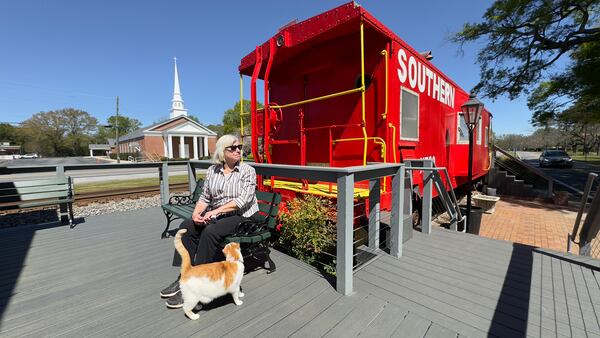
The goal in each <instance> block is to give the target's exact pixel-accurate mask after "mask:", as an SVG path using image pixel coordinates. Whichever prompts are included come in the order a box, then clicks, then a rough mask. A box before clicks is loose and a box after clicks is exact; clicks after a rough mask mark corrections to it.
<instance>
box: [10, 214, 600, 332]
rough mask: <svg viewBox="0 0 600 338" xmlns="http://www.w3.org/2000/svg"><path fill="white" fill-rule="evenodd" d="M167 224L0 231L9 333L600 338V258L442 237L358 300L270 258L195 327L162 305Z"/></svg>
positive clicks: (415, 247)
mask: <svg viewBox="0 0 600 338" xmlns="http://www.w3.org/2000/svg"><path fill="white" fill-rule="evenodd" d="M163 226H164V216H163V215H162V212H161V210H160V208H149V209H144V210H137V211H129V212H122V213H115V214H110V215H101V216H94V217H88V218H87V219H86V220H85V223H82V224H79V225H78V226H77V227H76V228H75V229H69V228H68V227H66V226H57V225H56V224H54V225H53V224H46V225H39V226H26V227H20V228H12V229H4V230H0V269H1V270H2V271H3V273H2V274H1V275H0V305H2V304H4V305H2V307H0V311H1V312H0V336H2V337H21V336H73V337H75V336H77V337H79V336H96V337H100V336H102V337H106V336H128V337H148V336H159V335H162V336H198V337H201V336H202V337H203V336H229V337H233V336H240V335H245V336H260V337H279V336H289V335H294V336H298V337H300V336H302V337H305V336H311V337H312V336H323V335H328V336H357V335H361V336H369V337H385V336H391V335H396V336H403V337H423V336H426V337H488V336H494V335H496V336H521V337H523V336H527V337H552V336H556V337H578V336H581V337H584V336H589V337H594V336H598V335H600V320H599V314H600V311H599V309H600V284H599V279H598V278H599V277H598V274H599V272H598V270H594V269H595V268H594V267H596V266H600V265H598V262H596V261H594V260H592V259H590V258H585V257H575V258H574V257H573V256H572V255H568V254H561V253H555V252H549V251H548V252H546V251H543V250H537V249H533V248H531V247H527V246H522V245H515V244H513V243H510V242H505V241H496V240H492V239H485V238H481V237H478V236H473V235H470V234H462V233H457V232H452V231H447V230H436V229H435V230H434V231H433V232H432V234H431V235H425V234H422V233H419V232H415V233H414V236H413V238H412V239H411V240H410V241H408V242H407V243H406V245H405V246H404V251H403V257H402V258H400V259H396V258H392V257H390V256H387V255H385V254H381V255H380V256H378V257H377V258H376V259H375V260H373V261H371V262H370V263H369V264H367V265H366V266H364V267H362V268H361V269H360V270H358V271H356V272H355V274H354V292H353V294H351V295H350V296H342V295H340V294H338V293H337V292H335V289H334V287H332V286H331V285H330V284H329V282H327V281H326V280H325V279H324V278H323V276H322V275H321V273H320V272H319V271H318V270H316V269H314V268H313V267H310V266H308V265H306V264H305V263H302V262H300V261H297V260H295V259H293V258H291V257H289V256H286V255H285V254H283V253H280V252H278V251H276V250H274V251H273V254H272V255H273V259H274V261H275V262H276V263H277V267H278V270H277V272H275V273H273V274H267V273H266V271H265V270H256V271H252V272H250V273H248V274H246V275H245V276H244V280H243V282H242V285H243V286H244V292H245V294H246V297H244V299H243V300H244V304H243V305H242V306H235V305H234V304H233V302H232V300H231V297H230V296H226V297H223V298H221V299H219V300H215V301H214V302H213V303H212V304H209V305H208V306H205V307H204V308H203V309H202V310H201V311H200V315H201V317H200V319H199V320H197V321H191V320H189V319H187V318H186V317H185V316H184V314H183V311H181V310H169V309H166V307H165V305H164V300H163V299H161V298H160V297H159V296H158V291H159V290H160V289H162V288H163V287H164V286H165V285H167V284H169V282H171V281H172V279H173V278H174V277H175V276H176V275H177V273H178V268H175V267H172V266H171V260H172V257H173V239H172V238H171V239H167V240H161V239H160V238H159V234H160V232H161V231H162V228H163ZM32 318H33V319H32Z"/></svg>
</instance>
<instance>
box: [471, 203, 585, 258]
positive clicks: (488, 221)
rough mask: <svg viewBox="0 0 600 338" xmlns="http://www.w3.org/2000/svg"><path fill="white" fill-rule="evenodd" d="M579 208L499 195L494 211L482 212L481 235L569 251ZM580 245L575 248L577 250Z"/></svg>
mask: <svg viewBox="0 0 600 338" xmlns="http://www.w3.org/2000/svg"><path fill="white" fill-rule="evenodd" d="M576 217H577V211H576V210H575V209H573V208H568V207H563V206H558V205H555V204H547V203H542V202H536V201H523V200H516V199H509V198H505V197H500V201H498V202H497V203H496V210H495V212H494V213H493V214H483V218H482V221H481V228H480V232H479V234H480V236H484V237H489V238H495V239H500V240H506V241H511V242H516V243H521V244H527V245H532V246H536V247H542V248H547V249H553V250H557V251H562V252H566V251H567V236H568V234H569V233H570V232H571V230H572V229H573V224H574V223H575V218H576ZM577 249H578V248H577V245H573V249H572V252H573V253H577V252H578V250H577Z"/></svg>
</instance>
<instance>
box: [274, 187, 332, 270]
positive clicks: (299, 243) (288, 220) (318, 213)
mask: <svg viewBox="0 0 600 338" xmlns="http://www.w3.org/2000/svg"><path fill="white" fill-rule="evenodd" d="M286 209H287V210H286ZM284 210H285V211H284V212H282V213H281V214H280V216H279V218H280V220H281V223H282V225H281V236H280V237H279V244H281V245H282V246H283V247H285V248H288V249H289V250H291V254H292V255H293V256H295V257H296V258H298V259H300V260H303V261H305V262H307V263H309V264H313V265H315V264H316V263H321V264H323V265H324V267H325V271H327V272H329V273H335V260H334V259H333V257H334V255H326V254H325V253H332V252H333V253H335V244H336V227H335V222H336V217H337V216H336V215H337V212H336V210H335V207H334V205H333V203H332V202H331V200H329V199H325V198H320V197H317V196H312V195H306V196H303V197H297V198H294V199H292V200H290V201H288V202H287V206H286V208H284Z"/></svg>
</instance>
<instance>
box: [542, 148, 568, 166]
mask: <svg viewBox="0 0 600 338" xmlns="http://www.w3.org/2000/svg"><path fill="white" fill-rule="evenodd" d="M553 166H555V167H567V168H573V159H572V158H571V157H570V156H569V154H567V152H566V151H564V150H544V151H543V152H542V155H540V168H543V167H553Z"/></svg>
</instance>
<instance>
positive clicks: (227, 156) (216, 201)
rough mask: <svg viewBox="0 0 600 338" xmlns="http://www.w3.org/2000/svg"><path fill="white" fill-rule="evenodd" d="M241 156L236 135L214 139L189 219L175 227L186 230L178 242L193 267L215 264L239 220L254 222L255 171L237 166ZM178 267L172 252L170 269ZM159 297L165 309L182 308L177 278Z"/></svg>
mask: <svg viewBox="0 0 600 338" xmlns="http://www.w3.org/2000/svg"><path fill="white" fill-rule="evenodd" d="M241 157H242V145H241V144H240V142H239V140H238V138H237V137H236V136H234V135H223V136H221V137H220V138H219V139H218V140H217V145H216V149H215V153H214V154H213V163H214V164H213V165H212V166H210V167H209V168H208V171H207V173H206V179H205V181H204V187H203V189H202V194H201V195H200V198H199V199H198V203H196V207H195V208H194V212H193V213H192V219H189V220H185V221H183V222H182V223H181V225H180V226H179V229H187V233H186V235H185V236H183V237H182V238H181V241H182V242H183V245H184V246H185V248H186V249H187V251H188V252H189V253H190V259H191V261H192V262H193V265H198V264H204V263H211V262H213V261H215V258H217V255H219V254H220V253H221V251H220V243H221V242H222V241H223V239H224V238H225V237H227V236H229V235H232V234H234V233H235V232H236V231H237V229H238V226H239V224H240V223H241V222H242V221H244V220H247V219H253V220H256V219H258V215H259V214H258V204H257V202H256V195H255V189H256V172H255V171H254V168H252V167H251V166H249V165H247V164H245V163H240V159H241ZM194 258H195V259H194ZM180 265H181V257H180V256H179V254H178V253H177V252H175V254H174V258H173V266H180ZM160 295H161V297H169V298H168V299H167V301H166V304H167V307H169V308H172V309H176V308H180V307H182V306H183V299H182V298H181V292H180V291H179V277H178V278H177V280H176V281H175V282H173V283H172V284H171V285H169V286H168V287H166V288H165V289H163V290H162V291H161V292H160Z"/></svg>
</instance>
